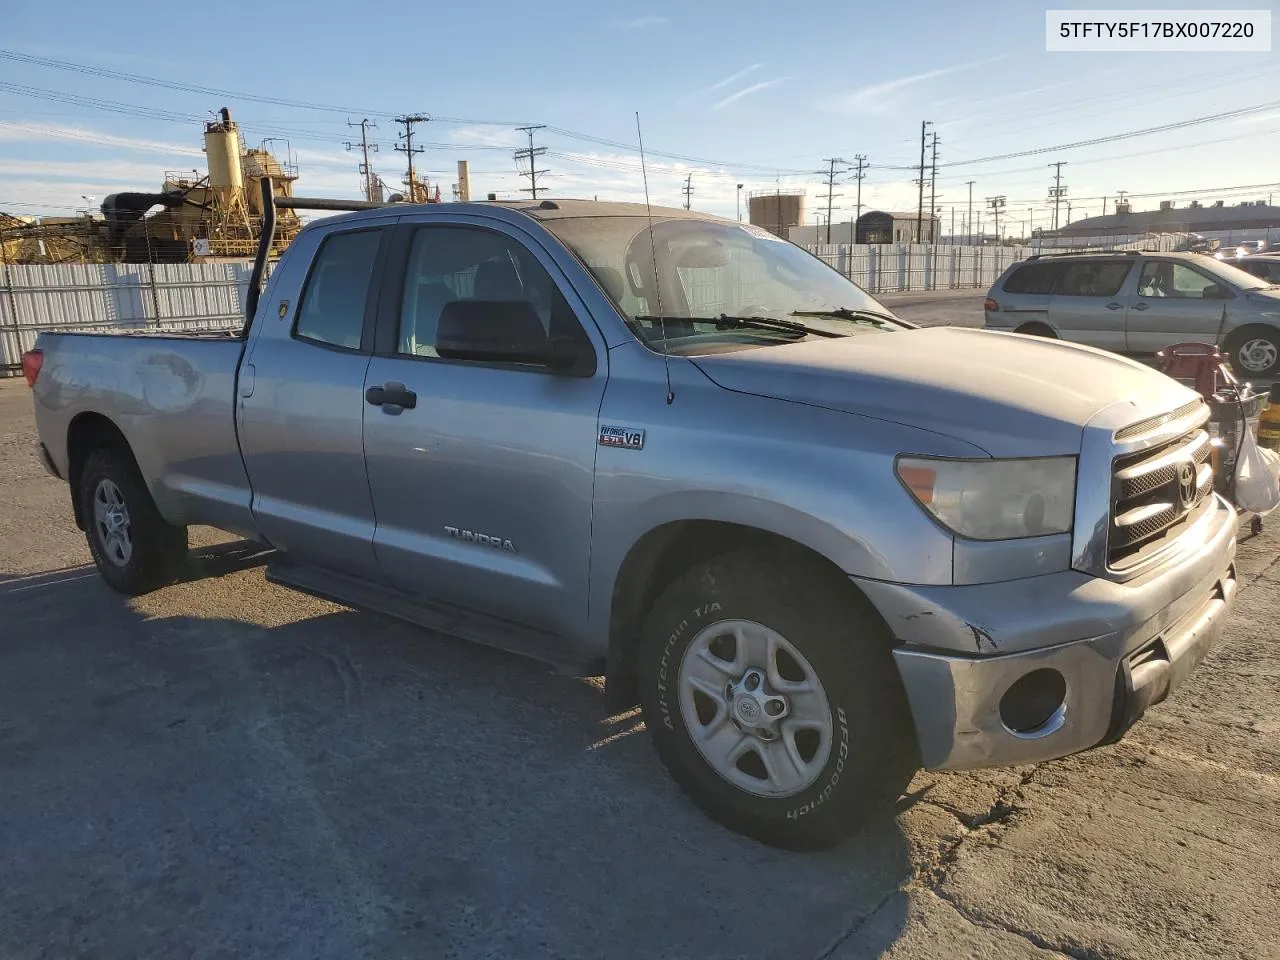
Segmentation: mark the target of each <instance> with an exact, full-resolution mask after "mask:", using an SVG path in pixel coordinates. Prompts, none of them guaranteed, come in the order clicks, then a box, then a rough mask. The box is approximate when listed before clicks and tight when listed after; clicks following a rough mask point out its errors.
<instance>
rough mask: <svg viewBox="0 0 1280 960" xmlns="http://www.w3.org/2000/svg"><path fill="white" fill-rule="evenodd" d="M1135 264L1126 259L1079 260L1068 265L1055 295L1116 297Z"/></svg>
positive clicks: (1055, 290)
mask: <svg viewBox="0 0 1280 960" xmlns="http://www.w3.org/2000/svg"><path fill="white" fill-rule="evenodd" d="M1132 267H1133V264H1132V263H1131V262H1128V261H1125V260H1077V261H1075V262H1074V263H1071V264H1070V265H1068V266H1067V269H1066V271H1065V272H1064V273H1063V274H1062V279H1061V280H1059V281H1058V286H1057V287H1056V288H1055V289H1054V291H1053V292H1054V295H1055V296H1066V297H1114V296H1115V295H1116V294H1117V293H1119V292H1120V287H1121V286H1123V285H1124V278H1125V277H1127V276H1128V275H1129V271H1130V270H1131V269H1132Z"/></svg>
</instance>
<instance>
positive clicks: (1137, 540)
mask: <svg viewBox="0 0 1280 960" xmlns="http://www.w3.org/2000/svg"><path fill="white" fill-rule="evenodd" d="M1199 404H1200V401H1196V403H1194V404H1189V405H1187V406H1186V407H1182V408H1180V409H1178V410H1175V411H1173V412H1172V413H1170V414H1167V415H1165V416H1163V417H1153V418H1151V419H1150V420H1144V421H1142V422H1141V423H1138V424H1134V425H1133V426H1131V427H1126V428H1125V429H1124V430H1121V431H1119V432H1117V434H1116V437H1117V438H1119V437H1120V436H1122V435H1123V434H1126V433H1127V434H1128V435H1129V436H1137V435H1140V434H1144V433H1148V432H1150V431H1151V430H1153V429H1156V428H1157V427H1160V426H1163V425H1164V424H1166V423H1171V422H1173V421H1174V420H1177V419H1180V418H1181V417H1184V416H1186V415H1187V414H1189V413H1192V412H1194V411H1195V409H1196V407H1197V406H1199ZM1138 427H1140V428H1141V429H1135V428H1138ZM1209 453H1210V444H1209V434H1208V433H1207V432H1206V431H1205V430H1204V429H1202V428H1199V427H1197V428H1195V429H1193V430H1189V431H1187V432H1186V433H1184V434H1182V435H1181V436H1178V437H1175V438H1174V439H1172V440H1170V441H1168V442H1166V443H1162V444H1160V445H1159V446H1156V447H1153V448H1151V449H1149V450H1142V451H1140V452H1138V453H1130V454H1125V455H1123V456H1120V457H1116V458H1115V460H1114V461H1113V464H1112V478H1111V516H1110V526H1109V530H1108V538H1107V565H1108V566H1109V567H1111V568H1112V569H1113V570H1115V569H1124V568H1125V567H1126V566H1129V565H1131V564H1132V563H1134V562H1136V560H1137V559H1138V558H1139V555H1143V556H1146V555H1148V554H1149V553H1150V550H1149V549H1145V548H1148V547H1154V546H1155V545H1156V543H1157V541H1159V542H1161V543H1163V542H1168V541H1169V540H1172V539H1174V538H1176V537H1177V535H1178V533H1179V532H1181V529H1182V527H1183V526H1185V525H1186V524H1187V523H1188V521H1189V518H1190V517H1191V516H1192V515H1193V514H1195V513H1196V508H1197V507H1199V505H1200V504H1201V503H1202V502H1203V501H1204V499H1205V497H1207V496H1209V494H1210V493H1211V492H1212V491H1213V467H1212V465H1211V463H1210V457H1209ZM1184 469H1189V470H1192V471H1194V479H1192V474H1187V479H1188V481H1189V482H1191V483H1193V484H1194V486H1193V487H1189V488H1188V490H1189V491H1191V493H1190V496H1189V497H1188V496H1186V493H1185V492H1184V490H1183V488H1182V478H1183V471H1184Z"/></svg>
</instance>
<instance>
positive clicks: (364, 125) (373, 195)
mask: <svg viewBox="0 0 1280 960" xmlns="http://www.w3.org/2000/svg"><path fill="white" fill-rule="evenodd" d="M347 126H348V127H359V128H360V150H361V153H362V154H363V155H364V162H363V163H361V164H360V173H361V175H362V176H363V177H364V198H365V199H366V200H368V201H370V202H371V203H376V202H378V201H380V200H381V199H382V191H381V190H379V189H378V177H377V175H376V174H375V173H374V172H373V167H371V166H369V153H370V151H372V152H373V153H377V152H378V145H377V144H376V143H370V142H369V128H370V127H373V128H374V129H375V130H376V129H378V125H377V124H376V123H373V122H372V121H370V120H367V119H365V120H361V121H360V122H359V123H352V122H351V121H350V120H348V121H347ZM347 149H348V150H353V149H355V145H354V144H352V143H350V142H348V143H347Z"/></svg>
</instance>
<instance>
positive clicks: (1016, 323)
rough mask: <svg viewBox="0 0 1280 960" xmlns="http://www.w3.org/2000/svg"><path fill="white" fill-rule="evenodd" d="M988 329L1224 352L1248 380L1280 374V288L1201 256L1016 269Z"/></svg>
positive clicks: (1061, 259)
mask: <svg viewBox="0 0 1280 960" xmlns="http://www.w3.org/2000/svg"><path fill="white" fill-rule="evenodd" d="M984 306H985V308H986V309H985V316H986V326H987V328H988V329H991V330H1012V331H1014V332H1015V333H1029V334H1035V335H1037V336H1042V337H1055V338H1058V339H1061V340H1071V341H1074V342H1076V343H1084V344H1088V345H1089V346H1094V347H1101V348H1103V349H1105V350H1112V351H1115V352H1116V353H1130V354H1153V353H1155V352H1156V351H1157V350H1160V349H1161V348H1163V347H1167V346H1169V345H1170V344H1172V343H1178V342H1180V341H1188V340H1197V341H1202V342H1205V343H1219V344H1221V345H1223V347H1224V349H1225V351H1226V352H1227V353H1228V354H1229V355H1230V357H1231V363H1232V365H1233V366H1234V367H1235V369H1236V371H1237V372H1238V373H1239V374H1240V375H1241V376H1243V377H1270V376H1275V375H1277V374H1278V373H1280V289H1276V288H1274V287H1273V286H1272V284H1270V283H1269V282H1268V281H1266V280H1262V279H1259V278H1258V277H1255V276H1252V275H1250V274H1248V273H1245V272H1244V271H1243V270H1240V269H1237V268H1236V267H1233V266H1231V265H1229V264H1227V263H1225V262H1223V261H1219V260H1215V259H1214V258H1213V257H1205V256H1201V255H1199V254H1195V253H1139V252H1137V251H1133V250H1126V251H1121V252H1117V253H1087V254H1086V253H1070V254H1046V255H1043V256H1035V257H1028V258H1027V259H1026V260H1023V261H1020V262H1018V263H1015V264H1013V265H1012V266H1010V267H1009V268H1008V269H1007V270H1005V272H1004V273H1003V274H1001V275H1000V277H999V278H998V279H997V280H996V282H995V284H993V285H992V287H991V289H990V290H989V291H988V292H987V298H986V301H985V304H984Z"/></svg>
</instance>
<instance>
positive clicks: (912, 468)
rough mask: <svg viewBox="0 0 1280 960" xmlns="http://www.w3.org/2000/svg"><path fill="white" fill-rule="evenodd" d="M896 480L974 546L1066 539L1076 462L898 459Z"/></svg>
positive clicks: (1072, 509) (1072, 506) (1062, 459)
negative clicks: (1062, 536)
mask: <svg viewBox="0 0 1280 960" xmlns="http://www.w3.org/2000/svg"><path fill="white" fill-rule="evenodd" d="M896 469H897V471H898V478H899V479H900V480H901V481H902V483H903V485H905V486H906V488H907V489H908V490H909V491H910V492H911V495H912V496H913V497H914V498H915V499H916V501H917V502H919V504H920V506H922V507H924V508H925V509H926V510H928V511H929V512H930V513H931V514H933V516H934V517H935V518H937V520H938V522H939V523H941V524H942V525H943V526H944V527H946V528H947V529H948V530H951V531H952V532H953V533H957V534H959V535H960V536H962V537H969V538H970V539H973V540H1013V539H1016V538H1019V537H1039V536H1044V535H1045V534H1050V533H1066V532H1067V531H1069V530H1070V529H1071V521H1072V516H1073V514H1074V513H1075V499H1076V498H1075V493H1076V458H1075V457H1044V458H1039V459H1035V460H932V459H926V458H923V457H899V458H898V463H897V467H896Z"/></svg>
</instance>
